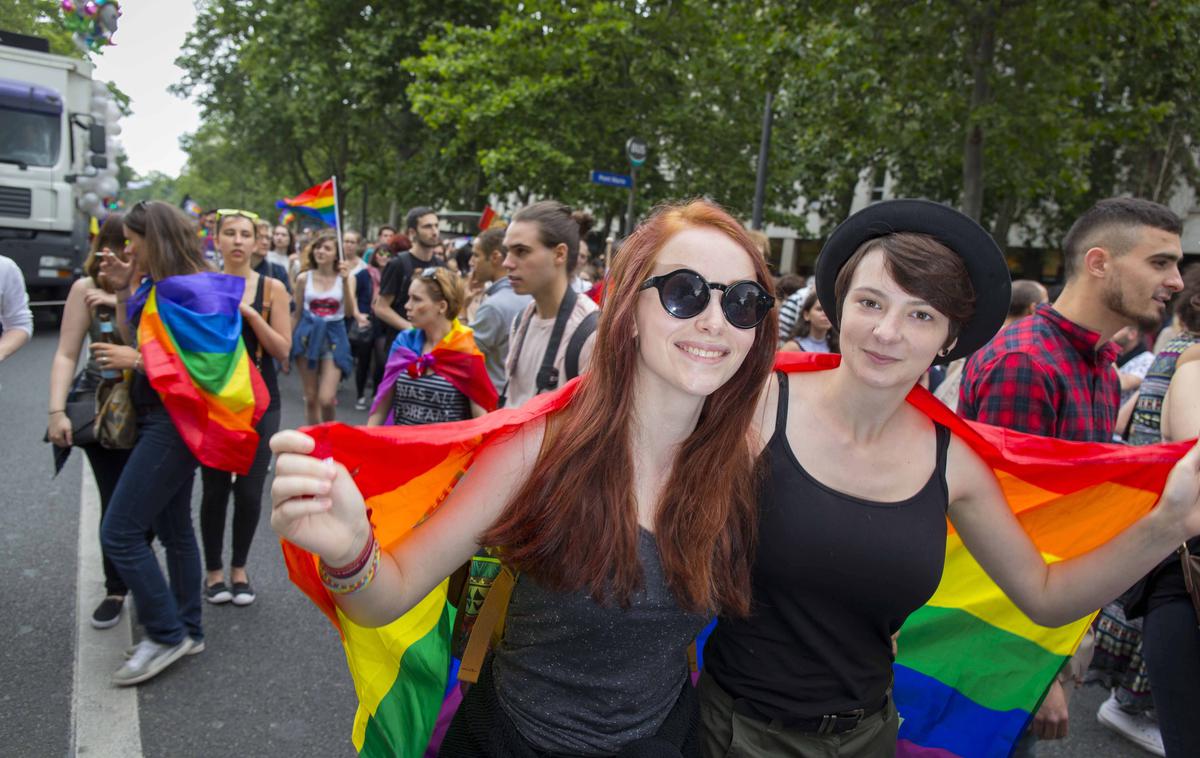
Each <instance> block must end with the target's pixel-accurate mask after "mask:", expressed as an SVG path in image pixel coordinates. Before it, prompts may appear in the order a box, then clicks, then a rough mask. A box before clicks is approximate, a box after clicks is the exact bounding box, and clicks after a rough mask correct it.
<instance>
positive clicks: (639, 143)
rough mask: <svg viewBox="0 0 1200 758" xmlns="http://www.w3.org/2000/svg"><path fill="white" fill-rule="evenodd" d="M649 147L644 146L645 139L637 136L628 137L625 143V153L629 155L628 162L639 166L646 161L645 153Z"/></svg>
mask: <svg viewBox="0 0 1200 758" xmlns="http://www.w3.org/2000/svg"><path fill="white" fill-rule="evenodd" d="M648 153H649V149H648V148H647V147H646V143H645V141H643V140H641V139H638V138H637V137H630V138H629V141H628V142H626V143H625V154H626V155H628V156H629V162H630V163H631V164H633V166H634V167H637V166H640V165H642V164H643V163H645V162H646V155H647V154H648Z"/></svg>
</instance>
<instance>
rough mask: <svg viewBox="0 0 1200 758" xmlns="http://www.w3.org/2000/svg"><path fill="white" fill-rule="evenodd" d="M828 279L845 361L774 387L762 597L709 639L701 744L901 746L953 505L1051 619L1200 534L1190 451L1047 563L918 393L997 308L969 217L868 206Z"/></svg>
mask: <svg viewBox="0 0 1200 758" xmlns="http://www.w3.org/2000/svg"><path fill="white" fill-rule="evenodd" d="M816 277H817V284H816V287H817V292H818V293H819V296H820V299H821V302H822V305H823V306H824V308H825V312H826V313H827V314H828V316H829V318H830V320H831V321H832V322H833V325H834V326H835V327H838V328H839V335H840V340H841V351H842V360H841V363H840V365H838V366H837V367H836V368H833V369H830V370H826V371H812V372H804V373H795V374H791V375H783V374H780V375H779V379H778V381H777V382H775V381H772V382H770V383H769V384H768V387H767V391H766V392H764V393H763V399H762V406H761V407H760V409H759V410H760V412H759V414H758V417H759V418H760V419H764V421H763V423H762V424H761V435H762V436H761V439H762V441H763V442H762V444H763V445H764V448H765V449H764V453H763V460H764V461H765V463H766V475H765V481H764V484H763V487H762V494H761V495H760V500H759V508H760V519H761V521H760V524H759V543H758V548H757V554H756V558H755V565H754V569H753V598H752V602H751V605H752V609H753V610H752V614H751V615H750V616H749V617H747V618H744V619H725V618H723V619H722V620H721V622H720V624H719V625H718V627H717V630H716V632H715V633H714V634H713V636H712V638H711V639H710V640H709V642H708V645H707V648H706V650H705V669H704V670H705V673H704V675H703V676H702V677H701V680H700V692H701V702H702V704H703V711H702V724H703V728H704V732H705V752H706V754H708V755H727V754H736V755H764V756H765V755H772V756H777V755H794V756H809V755H822V756H872V757H873V758H874V757H875V756H887V755H893V754H894V752H895V750H896V735H897V727H898V719H897V716H896V711H895V708H894V707H893V705H892V703H891V699H890V690H891V685H892V662H893V644H892V636H893V635H894V634H895V633H896V632H897V630H899V628H900V626H901V624H902V623H903V622H904V620H905V618H907V616H908V615H909V614H911V613H912V612H913V611H915V610H916V609H918V608H919V607H921V606H922V605H923V604H924V603H925V602H926V601H927V600H928V599H929V598H930V596H931V595H932V594H933V592H934V590H935V589H936V588H937V586H938V582H939V580H940V578H941V574H942V567H943V557H944V554H945V546H946V517H947V515H948V516H949V517H950V520H951V521H952V522H953V525H954V527H955V529H956V530H957V531H958V532H959V534H960V535H961V537H962V539H963V541H964V543H965V544H966V546H967V548H968V549H969V550H970V551H971V552H972V554H973V556H974V557H975V558H976V560H978V562H979V563H980V564H981V565H982V566H983V568H984V569H985V570H986V571H987V572H988V573H989V575H990V576H991V577H992V578H993V580H994V581H995V582H996V583H997V584H998V585H999V586H1000V587H1001V588H1002V589H1003V590H1004V592H1005V593H1006V594H1008V596H1009V597H1010V598H1011V599H1012V600H1013V602H1014V603H1016V604H1017V606H1018V607H1020V608H1021V610H1022V611H1024V612H1025V613H1026V614H1027V615H1028V616H1029V617H1030V618H1031V619H1033V620H1034V621H1035V622H1037V623H1039V624H1043V625H1048V626H1056V625H1061V624H1065V623H1068V622H1070V621H1073V620H1075V619H1078V618H1081V617H1083V616H1085V615H1087V614H1088V613H1091V612H1092V611H1094V610H1095V609H1096V608H1099V607H1100V606H1102V605H1104V604H1105V603H1106V602H1108V601H1110V600H1111V599H1112V598H1114V597H1116V596H1117V595H1119V594H1120V593H1121V592H1122V591H1123V590H1124V589H1125V588H1127V587H1128V586H1129V585H1130V584H1132V583H1133V582H1134V581H1135V580H1136V579H1137V578H1138V577H1139V576H1141V575H1142V574H1143V573H1144V572H1145V571H1146V570H1148V569H1150V568H1152V567H1153V564H1155V563H1156V562H1157V560H1158V559H1159V558H1161V557H1162V556H1163V555H1165V554H1167V553H1169V552H1170V551H1171V550H1172V548H1173V547H1174V546H1175V545H1177V544H1178V543H1179V541H1180V537H1181V535H1184V534H1185V533H1186V534H1187V535H1191V534H1196V533H1200V506H1198V505H1197V494H1198V493H1200V476H1198V471H1197V469H1198V467H1200V448H1193V449H1192V451H1190V452H1189V453H1188V454H1187V455H1186V456H1185V457H1184V458H1183V459H1182V460H1181V461H1180V463H1179V464H1178V465H1176V467H1175V470H1174V471H1173V472H1172V474H1171V477H1170V479H1169V481H1168V483H1167V486H1166V489H1165V490H1164V493H1163V497H1162V498H1161V500H1160V501H1159V505H1158V507H1157V508H1155V510H1154V511H1153V512H1152V513H1151V514H1150V515H1148V516H1146V517H1145V518H1143V519H1142V520H1141V521H1139V522H1138V523H1137V524H1136V525H1135V526H1133V527H1131V528H1129V529H1128V530H1127V531H1126V532H1124V533H1122V534H1121V535H1120V536H1119V537H1117V538H1116V539H1114V540H1112V541H1111V542H1109V543H1107V544H1105V545H1104V546H1102V547H1100V548H1098V549H1096V550H1094V551H1093V552H1091V553H1089V554H1087V555H1085V556H1082V557H1080V558H1077V559H1074V560H1068V561H1063V562H1060V563H1058V564H1056V565H1055V566H1054V567H1053V568H1050V567H1047V565H1046V563H1045V562H1044V560H1043V559H1042V557H1041V555H1040V554H1039V553H1038V551H1037V550H1036V549H1035V548H1034V546H1033V544H1032V543H1031V542H1030V540H1029V538H1028V537H1027V536H1026V534H1025V532H1024V531H1023V530H1022V529H1021V526H1020V525H1019V524H1018V522H1017V520H1016V519H1015V517H1014V516H1013V515H1012V512H1011V510H1010V509H1009V507H1008V505H1007V503H1006V502H1005V500H1004V497H1003V495H1002V493H1001V491H1000V488H999V485H998V483H997V481H996V479H995V477H994V475H993V473H992V470H991V468H990V467H989V466H988V465H987V464H985V463H984V462H983V461H982V460H981V459H980V458H979V457H978V456H977V455H976V454H975V453H974V452H973V451H972V450H971V449H970V448H969V447H968V446H967V444H966V443H964V442H963V441H961V440H959V439H957V438H954V437H952V436H951V434H950V433H949V431H948V430H947V429H946V428H944V427H942V426H940V425H937V424H935V423H934V422H933V421H932V420H931V419H930V418H929V417H928V416H926V415H925V414H924V413H923V412H922V411H920V410H918V409H916V408H915V407H914V406H912V405H910V404H908V403H907V402H905V398H906V396H907V395H908V393H909V391H910V390H911V389H912V388H913V385H915V384H916V383H917V381H918V380H919V379H920V377H921V375H922V374H923V373H924V372H925V371H926V370H927V369H928V368H929V366H930V365H931V364H933V363H939V362H946V361H950V360H953V359H955V358H957V357H960V356H962V355H967V354H970V353H971V352H972V351H974V350H976V349H977V348H979V347H980V346H982V345H983V344H984V343H985V342H986V341H987V340H988V339H989V338H990V337H991V336H992V335H993V333H994V332H995V331H996V329H997V327H999V325H1000V324H1001V322H1002V321H1003V320H1004V316H1005V313H1006V312H1007V308H1008V302H1009V286H1010V285H1009V276H1008V269H1007V265H1006V264H1005V262H1004V258H1003V256H1002V254H1001V252H1000V250H999V248H998V247H997V246H996V244H995V242H994V241H993V240H992V239H991V237H989V236H988V234H987V233H986V232H985V231H984V230H983V229H982V228H980V227H979V226H978V225H977V224H975V222H973V221H971V220H970V219H968V218H967V217H966V216H963V215H962V214H960V213H958V212H957V211H954V210H952V209H950V208H947V207H945V206H942V205H939V204H936V203H930V202H926V201H918V200H897V201H890V202H886V203H879V204H876V205H873V206H871V207H870V208H868V209H866V210H864V211H862V212H860V213H858V214H855V215H854V216H852V217H851V218H850V219H848V220H847V221H846V222H845V223H844V224H842V225H841V226H840V227H839V228H838V229H837V230H835V232H834V233H833V235H832V236H831V237H830V239H829V241H828V243H827V244H826V246H825V248H824V249H823V250H822V253H821V257H820V258H819V259H818V261H817V272H816ZM772 410H774V411H775V412H774V413H772V412H771V411H772ZM813 429H821V430H823V432H824V433H823V434H812V433H811V430H813Z"/></svg>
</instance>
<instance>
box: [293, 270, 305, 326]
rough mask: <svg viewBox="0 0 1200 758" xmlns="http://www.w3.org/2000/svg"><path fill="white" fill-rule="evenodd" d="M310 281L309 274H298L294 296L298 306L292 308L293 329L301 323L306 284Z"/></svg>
mask: <svg viewBox="0 0 1200 758" xmlns="http://www.w3.org/2000/svg"><path fill="white" fill-rule="evenodd" d="M307 283H308V277H307V276H297V277H296V286H295V289H294V291H293V295H292V297H293V298H294V299H295V301H296V307H295V308H293V309H292V329H295V328H296V325H297V324H299V323H300V319H301V318H303V316H304V286H305V284H307Z"/></svg>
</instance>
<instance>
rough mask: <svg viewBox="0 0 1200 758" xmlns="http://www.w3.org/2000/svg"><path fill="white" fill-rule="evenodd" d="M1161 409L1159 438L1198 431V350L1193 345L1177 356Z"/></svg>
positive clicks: (1181, 436) (1180, 436)
mask: <svg viewBox="0 0 1200 758" xmlns="http://www.w3.org/2000/svg"><path fill="white" fill-rule="evenodd" d="M1163 411H1164V414H1165V415H1164V417H1163V420H1162V431H1163V439H1165V440H1168V441H1172V442H1174V441H1176V440H1189V439H1191V438H1193V437H1195V436H1196V435H1197V433H1200V350H1197V349H1196V346H1192V347H1190V348H1188V349H1187V350H1185V351H1184V352H1183V355H1181V356H1179V360H1178V362H1176V364H1175V374H1174V376H1172V377H1171V384H1170V386H1169V387H1168V388H1167V396H1166V398H1164V399H1163Z"/></svg>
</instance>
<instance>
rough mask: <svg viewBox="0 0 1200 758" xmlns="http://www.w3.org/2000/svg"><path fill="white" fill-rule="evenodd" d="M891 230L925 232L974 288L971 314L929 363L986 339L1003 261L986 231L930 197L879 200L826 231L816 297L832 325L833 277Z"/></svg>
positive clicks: (1006, 292) (1003, 302)
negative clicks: (944, 351) (959, 264)
mask: <svg viewBox="0 0 1200 758" xmlns="http://www.w3.org/2000/svg"><path fill="white" fill-rule="evenodd" d="M896 232H914V233H917V234H928V235H929V236H930V237H933V238H934V239H936V240H937V241H938V242H940V243H942V244H943V245H945V246H946V247H948V248H950V249H951V250H953V251H954V252H955V253H957V254H958V256H959V257H960V258H962V260H963V263H964V264H965V265H966V267H967V274H968V275H969V276H970V277H971V284H972V285H973V286H974V288H975V315H973V316H971V318H970V319H969V320H968V321H967V322H966V323H964V324H963V325H962V329H961V330H959V333H958V342H957V343H955V345H954V349H953V350H951V351H950V353H949V355H947V356H945V357H942V356H940V355H939V356H938V357H937V358H936V359H935V360H934V363H949V362H950V361H952V360H954V359H956V358H962V357H964V356H967V355H970V354H971V353H973V352H975V351H976V350H978V349H979V348H981V347H983V346H984V345H985V344H987V341H988V340H990V339H991V338H992V336H993V335H995V334H996V332H997V331H998V330H999V329H1000V326H1001V325H1002V324H1003V323H1004V319H1005V317H1007V316H1008V307H1009V303H1010V302H1011V300H1012V278H1011V277H1010V276H1009V273H1008V262H1007V261H1006V260H1005V259H1004V253H1002V252H1001V251H1000V246H999V245H997V244H996V241H995V240H994V239H992V235H990V234H988V233H987V232H986V231H984V229H983V227H981V226H980V225H979V224H977V223H975V222H974V221H973V220H972V219H971V218H970V217H968V216H965V215H963V214H962V213H959V212H958V211H956V210H954V209H953V208H951V207H949V206H947V205H942V204H941V203H935V202H932V201H930V200H910V199H905V200H885V201H884V202H881V203H875V204H873V205H869V206H867V207H866V208H864V209H862V210H861V211H859V212H858V213H855V214H854V215H853V216H851V217H850V218H848V219H846V220H845V221H843V222H842V223H841V224H839V225H838V228H836V229H834V230H833V234H831V235H829V239H828V240H827V241H826V242H825V246H824V247H822V248H821V254H820V255H819V256H818V257H817V271H816V278H817V297H818V298H819V299H820V301H821V307H822V308H823V309H824V310H825V315H826V316H828V317H829V321H830V322H831V323H832V324H833V326H834V328H837V326H838V311H837V298H836V297H835V296H834V286H833V285H834V282H835V281H836V280H837V275H838V272H839V271H841V270H842V266H844V265H845V264H846V261H848V260H849V259H850V256H852V255H854V251H856V250H858V248H859V247H860V246H861V245H862V244H863V243H864V242H867V241H868V240H872V239H875V238H877V237H883V236H885V235H888V234H893V233H896Z"/></svg>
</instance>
